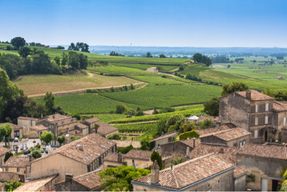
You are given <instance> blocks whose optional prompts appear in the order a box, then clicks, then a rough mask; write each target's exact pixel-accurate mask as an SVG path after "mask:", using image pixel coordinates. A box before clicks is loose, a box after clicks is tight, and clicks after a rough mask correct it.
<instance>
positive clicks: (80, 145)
mask: <svg viewBox="0 0 287 192" xmlns="http://www.w3.org/2000/svg"><path fill="white" fill-rule="evenodd" d="M76 148H77V149H78V150H80V151H84V147H83V145H82V144H77V145H76Z"/></svg>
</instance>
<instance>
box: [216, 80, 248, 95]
mask: <svg viewBox="0 0 287 192" xmlns="http://www.w3.org/2000/svg"><path fill="white" fill-rule="evenodd" d="M246 90H248V86H247V85H245V84H244V83H237V82H235V83H231V84H227V85H224V86H223V90H222V93H221V95H222V96H226V95H228V94H231V93H234V92H236V91H246Z"/></svg>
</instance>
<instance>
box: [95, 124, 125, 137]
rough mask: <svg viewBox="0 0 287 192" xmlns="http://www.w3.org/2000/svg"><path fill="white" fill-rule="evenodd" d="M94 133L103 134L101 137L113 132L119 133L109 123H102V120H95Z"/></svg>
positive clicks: (108, 135)
mask: <svg viewBox="0 0 287 192" xmlns="http://www.w3.org/2000/svg"><path fill="white" fill-rule="evenodd" d="M95 131H96V133H97V134H99V135H101V136H103V137H106V138H108V137H110V136H112V135H114V134H117V133H119V131H118V129H117V128H115V127H113V126H111V125H110V124H107V123H102V122H97V123H96V130H95Z"/></svg>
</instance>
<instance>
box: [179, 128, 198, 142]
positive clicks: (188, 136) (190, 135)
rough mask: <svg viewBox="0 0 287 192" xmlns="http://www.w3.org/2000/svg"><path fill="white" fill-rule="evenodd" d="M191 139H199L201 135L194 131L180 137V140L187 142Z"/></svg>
mask: <svg viewBox="0 0 287 192" xmlns="http://www.w3.org/2000/svg"><path fill="white" fill-rule="evenodd" d="M189 138H199V134H198V133H197V132H196V131H195V130H192V131H188V132H185V133H182V134H180V135H179V140H186V139H189Z"/></svg>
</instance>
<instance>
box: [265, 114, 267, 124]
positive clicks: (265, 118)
mask: <svg viewBox="0 0 287 192" xmlns="http://www.w3.org/2000/svg"><path fill="white" fill-rule="evenodd" d="M265 124H268V116H267V115H266V116H265Z"/></svg>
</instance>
